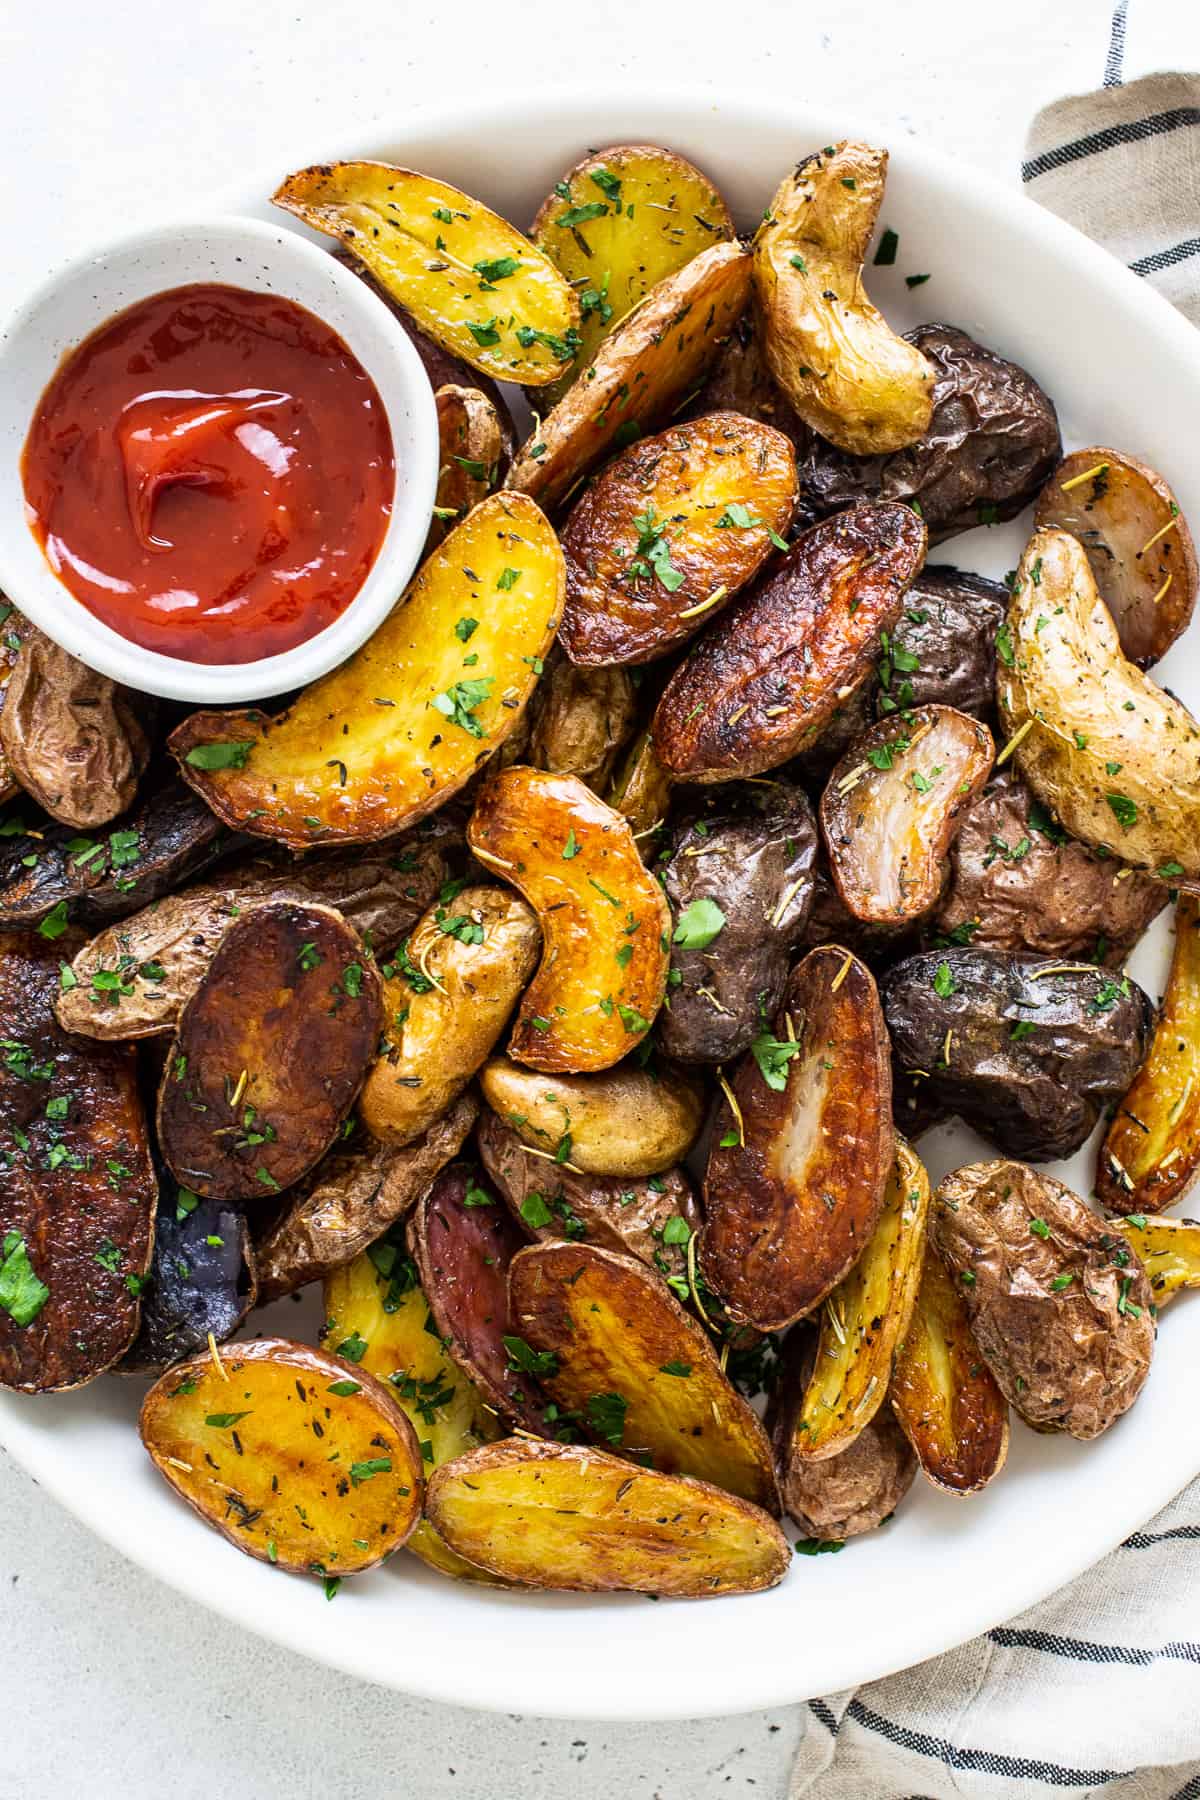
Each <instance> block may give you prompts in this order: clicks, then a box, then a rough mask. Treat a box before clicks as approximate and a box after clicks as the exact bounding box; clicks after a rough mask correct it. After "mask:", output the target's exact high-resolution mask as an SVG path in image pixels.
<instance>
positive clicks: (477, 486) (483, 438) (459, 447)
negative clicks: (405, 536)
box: [430, 387, 504, 544]
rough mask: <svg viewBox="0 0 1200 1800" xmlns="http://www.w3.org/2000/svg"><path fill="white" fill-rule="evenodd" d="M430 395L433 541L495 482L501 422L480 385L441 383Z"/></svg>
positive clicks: (500, 459)
mask: <svg viewBox="0 0 1200 1800" xmlns="http://www.w3.org/2000/svg"><path fill="white" fill-rule="evenodd" d="M433 398H434V404H435V405H436V407H437V418H438V444H439V447H440V449H439V454H440V458H441V460H440V463H439V466H438V484H437V498H436V501H435V504H434V509H433V514H434V516H433V524H432V526H431V527H430V539H431V543H434V544H436V543H440V542H441V540H442V538H444V537H445V535H446V533H447V531H448V530H449V529H450V527H451V526H452V525H455V524H457V522H458V521H459V520H460V519H465V518H466V516H467V514H468V513H469V512H470V510H471V508H472V507H473V506H478V504H479V502H480V501H481V500H486V498H487V496H488V495H489V494H490V493H491V491H492V489H493V488H494V487H496V486H497V485H498V483H499V479H500V470H501V466H502V463H503V460H504V424H503V421H502V420H501V418H500V414H499V413H498V412H497V410H496V407H495V406H494V404H493V403H492V401H491V400H490V399H489V397H488V396H487V394H485V393H484V392H483V391H482V389H480V388H468V387H440V388H438V390H437V392H436V393H435V394H434V396H433Z"/></svg>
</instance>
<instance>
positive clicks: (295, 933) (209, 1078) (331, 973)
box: [158, 901, 383, 1200]
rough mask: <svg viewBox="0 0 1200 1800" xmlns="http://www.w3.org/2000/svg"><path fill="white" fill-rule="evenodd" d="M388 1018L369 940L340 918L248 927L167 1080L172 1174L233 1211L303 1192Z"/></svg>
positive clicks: (161, 1131) (289, 910)
mask: <svg viewBox="0 0 1200 1800" xmlns="http://www.w3.org/2000/svg"><path fill="white" fill-rule="evenodd" d="M382 1011H383V1007H382V999H381V988H380V980H379V976H378V974H377V973H376V970H375V966H374V964H373V963H372V962H371V961H370V960H369V958H368V957H367V954H366V952H365V950H364V949H363V945H362V939H361V938H360V937H359V936H358V933H357V932H355V931H352V930H351V928H350V926H349V925H347V924H346V922H345V920H344V919H343V918H342V917H341V915H340V914H338V913H336V912H334V911H333V910H332V909H331V908H330V907H327V906H298V905H295V904H293V903H291V902H289V901H277V902H275V903H274V904H272V905H269V906H260V907H258V908H257V909H256V910H255V911H254V912H251V913H248V914H247V915H246V917H245V918H243V919H239V920H237V921H236V922H235V923H234V924H233V925H231V926H230V928H229V930H228V931H227V932H226V933H225V936H224V937H223V938H222V940H221V946H220V948H219V950H218V951H217V953H216V955H215V956H214V957H213V959H212V962H211V963H210V964H209V968H208V973H207V974H206V975H205V977H204V980H203V981H202V982H201V983H200V986H199V987H198V988H197V990H196V992H195V993H194V994H193V995H192V997H191V999H190V1000H189V1001H188V1003H187V1005H186V1006H185V1007H184V1009H183V1012H182V1013H181V1015H180V1019H179V1031H178V1034H177V1035H176V1038H175V1042H174V1044H173V1045H172V1048H171V1053H170V1055H169V1056H168V1058H167V1062H166V1066H165V1068H164V1070H163V1076H162V1082H161V1085H160V1087H159V1094H158V1136H159V1143H160V1145H161V1147H162V1153H163V1156H164V1157H165V1159H166V1161H167V1163H168V1164H169V1165H170V1168H171V1170H172V1172H173V1174H174V1175H175V1176H176V1177H177V1179H178V1180H179V1181H181V1182H183V1184H184V1186H185V1187H190V1188H193V1189H194V1190H195V1192H196V1193H198V1194H210V1195H214V1196H216V1197H218V1198H223V1199H227V1200H265V1199H267V1198H268V1197H269V1196H270V1195H272V1194H277V1193H278V1192H279V1191H280V1189H281V1188H286V1187H290V1186H291V1185H292V1183H293V1182H296V1181H299V1179H300V1177H301V1176H302V1175H304V1174H306V1173H307V1171H308V1170H309V1169H311V1168H312V1166H313V1164H314V1163H316V1162H318V1161H319V1160H320V1158H321V1157H322V1156H323V1155H324V1153H325V1151H326V1150H327V1149H328V1148H329V1146H330V1144H332V1143H333V1141H334V1139H335V1138H336V1136H337V1134H338V1131H339V1129H340V1127H341V1124H342V1120H343V1119H344V1118H345V1117H346V1114H347V1113H348V1112H349V1111H350V1108H351V1106H352V1105H353V1104H354V1099H355V1096H356V1095H357V1093H358V1090H359V1088H360V1087H361V1085H362V1080H363V1076H364V1075H365V1074H366V1071H367V1065H368V1063H369V1062H370V1059H371V1055H372V1052H373V1050H374V1048H375V1043H376V1039H377V1038H378V1035H379V1026H380V1022H381V1019H382Z"/></svg>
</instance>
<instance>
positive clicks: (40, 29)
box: [0, 0, 1109, 1800]
mask: <svg viewBox="0 0 1200 1800" xmlns="http://www.w3.org/2000/svg"><path fill="white" fill-rule="evenodd" d="M1108 14H1109V6H1108V4H1107V0H1058V3H1057V4H1056V5H1055V6H1054V7H1053V8H1047V7H1046V6H1045V5H1044V0H1009V3H1008V4H1007V5H1006V6H1005V7H1004V8H1002V9H1000V10H998V11H995V10H992V11H989V10H987V9H983V8H978V7H964V6H963V5H962V4H961V3H960V0H910V4H908V5H906V6H902V7H901V6H896V5H895V4H894V0H837V4H834V0H818V4H816V5H815V6H811V7H807V8H802V7H798V6H797V5H796V4H795V0H782V3H779V0H739V4H738V5H737V6H736V7H735V8H732V9H729V10H728V11H727V10H725V9H719V8H717V7H715V6H713V5H711V4H710V0H694V3H693V4H692V5H691V6H690V7H688V8H686V9H685V8H683V7H681V6H680V5H679V4H678V3H677V0H606V4H605V5H604V6H603V7H602V8H597V7H589V8H584V9H581V10H580V11H579V12H578V13H576V14H574V15H572V14H571V13H569V12H568V10H567V9H566V8H563V7H561V6H560V7H551V6H549V5H547V4H546V3H545V0H522V3H521V5H520V6H518V7H514V8H502V7H495V6H490V5H489V6H485V5H482V4H480V0H456V4H454V5H453V6H447V5H445V4H442V5H441V6H438V7H436V8H435V7H433V6H430V5H427V4H410V3H409V0H335V3H334V4H327V5H322V6H306V5H304V4H303V3H302V0H293V4H291V5H288V4H285V3H284V0H255V4H253V5H246V4H245V0H201V4H200V5H199V6H196V7H191V8H188V9H186V10H180V11H178V12H176V11H174V10H172V9H171V8H169V7H165V6H163V5H162V4H161V3H159V4H152V3H151V0H110V3H109V4H107V5H105V6H97V5H95V4H94V3H93V0H51V3H49V4H47V3H46V0H43V3H42V4H41V5H33V4H30V3H29V0H24V3H23V4H21V5H19V6H18V4H17V0H0V119H2V120H3V124H2V126H0V131H2V135H3V141H4V145H5V151H6V155H5V181H4V183H3V185H2V186H0V223H2V225H3V227H4V242H5V257H4V261H3V265H2V266H0V311H3V310H7V307H8V305H9V304H10V303H12V302H14V301H16V300H17V299H18V298H19V297H20V294H21V291H22V290H23V289H24V288H27V287H28V286H29V285H31V284H32V283H33V282H35V281H36V280H38V279H39V278H40V276H41V275H42V273H43V272H44V271H45V269H46V268H47V266H48V265H49V264H51V263H53V262H56V261H58V260H60V259H61V257H63V256H65V255H68V254H73V253H74V252H75V251H76V250H77V249H78V248H81V247H82V246H83V245H84V244H85V243H86V242H88V241H90V240H93V239H95V238H97V237H100V236H105V235H110V234H111V233H113V232H115V231H117V230H126V229H132V228H133V227H135V226H137V225H139V224H141V223H148V222H150V221H153V220H155V219H158V218H161V217H162V216H164V215H166V214H169V213H170V211H171V210H172V207H173V206H175V205H177V204H178V203H179V201H180V199H183V200H184V201H186V203H187V204H188V205H189V206H194V205H196V204H198V203H202V202H203V200H204V198H205V196H206V194H208V193H210V192H214V191H228V189H229V188H230V187H231V185H232V183H233V181H234V180H235V179H236V175H237V171H238V169H239V168H240V167H243V166H249V167H256V166H260V165H261V166H270V165H271V164H272V163H273V162H277V163H278V166H279V171H280V173H281V174H282V173H284V172H285V171H286V168H287V167H288V165H289V164H291V163H293V162H295V161H297V160H304V161H308V160H313V159H315V158H317V157H319V156H320V155H321V153H322V149H323V145H324V144H325V143H326V142H332V141H335V140H337V141H340V140H343V139H344V138H345V137H346V135H347V134H348V133H349V132H352V131H353V130H354V128H355V126H356V125H357V124H358V123H359V122H363V123H364V124H366V123H367V122H370V121H374V120H378V119H381V118H382V119H386V118H388V117H393V118H401V117H407V116H408V115H409V114H410V113H411V112H413V111H415V110H418V109H419V108H420V105H421V103H422V100H423V99H428V98H431V97H435V96H436V94H437V88H436V85H435V84H436V83H437V81H438V76H439V73H444V72H445V71H447V70H452V71H453V80H454V82H455V83H456V84H457V86H458V87H459V88H461V89H463V90H469V91H471V92H478V91H480V90H486V91H488V92H490V93H491V94H493V95H496V94H503V93H506V92H511V93H513V94H514V95H526V94H536V93H537V92H538V91H539V89H544V90H546V91H553V88H554V86H555V84H556V83H557V82H560V81H563V82H566V81H569V82H571V83H573V84H574V83H578V82H581V81H584V80H587V81H589V82H596V83H598V82H599V81H600V80H601V79H609V78H610V79H611V81H612V83H613V85H614V86H615V87H616V88H617V89H618V91H621V92H628V91H629V90H631V89H633V88H635V87H637V86H638V85H645V87H646V88H647V89H648V90H649V91H650V92H653V90H654V87H655V85H656V84H657V83H659V82H663V83H667V82H670V83H672V84H675V83H682V82H691V83H694V84H695V85H696V86H698V87H703V88H710V89H714V88H716V87H717V86H719V85H724V84H730V85H731V86H734V87H737V88H741V89H745V88H753V87H754V86H755V85H759V86H762V87H763V88H764V89H769V90H770V91H771V93H772V94H773V95H774V96H781V95H782V96H787V95H796V96H797V97H799V96H804V97H806V98H808V99H810V100H814V99H819V100H820V101H821V102H822V103H823V104H836V103H837V102H838V101H844V103H845V104H846V106H847V107H848V108H853V109H854V110H855V111H856V112H858V113H860V114H866V115H867V116H869V117H870V116H873V117H875V118H876V119H878V120H879V121H880V123H881V124H882V125H883V126H884V127H885V128H887V129H888V130H890V132H891V133H892V134H894V135H895V134H899V133H902V132H914V133H918V134H919V135H920V136H922V137H923V138H925V139H926V140H927V141H929V142H931V143H936V144H940V145H942V146H944V147H945V150H946V153H947V154H948V155H949V156H952V157H954V158H956V159H958V160H960V161H965V162H974V163H976V164H978V165H980V166H982V167H987V168H990V169H991V170H992V171H993V172H995V173H997V174H1001V175H1011V177H1012V179H1013V180H1014V181H1015V179H1016V165H1017V162H1018V160H1019V155H1020V149H1021V144H1022V141H1023V136H1024V130H1025V125H1026V122H1027V119H1028V117H1029V115H1030V114H1031V113H1032V112H1033V111H1034V110H1035V108H1036V107H1037V106H1038V105H1040V104H1041V103H1042V102H1043V101H1045V100H1046V99H1049V98H1051V97H1052V96H1053V95H1055V94H1057V93H1062V92H1065V91H1070V90H1072V89H1078V88H1081V87H1086V86H1089V85H1092V84H1093V83H1094V82H1096V81H1097V80H1098V79H1099V75H1100V72H1101V69H1102V67H1103V56H1104V46H1105V43H1106V40H1107V22H1108ZM18 15H19V16H18ZM572 16H574V18H576V19H578V21H579V23H578V25H573V24H572V23H570V20H571V19H572ZM442 97H443V98H444V97H445V82H444V81H443V86H442ZM797 148H798V149H802V148H804V146H801V145H798V146H797ZM495 153H496V154H497V155H498V156H502V155H503V146H502V145H497V146H496V148H495ZM1028 274H1029V272H1026V275H1025V276H1024V277H1021V278H1022V279H1024V278H1027V277H1028ZM1014 278H1018V277H1017V272H1014ZM47 1404H52V1402H48V1403H47ZM80 1479H81V1480H84V1481H86V1479H87V1472H86V1470H81V1471H80ZM0 1609H2V1610H0V1694H3V1697H4V1707H3V1710H4V1715H5V1719H6V1730H5V1738H6V1749H5V1754H4V1756H3V1758H0V1800H18V1797H19V1800H27V1797H28V1796H41V1795H43V1794H51V1793H53V1794H56V1795H59V1796H63V1797H64V1800H74V1797H75V1796H76V1795H84V1794H86V1795H88V1796H89V1800H109V1797H110V1796H113V1797H115V1796H117V1795H121V1796H124V1797H128V1800H142V1797H143V1796H150V1795H152V1794H153V1795H158V1794H159V1793H161V1792H163V1791H167V1792H169V1793H170V1794H171V1795H172V1800H200V1797H201V1796H203V1797H205V1800H207V1796H209V1795H210V1794H213V1793H219V1792H221V1791H222V1790H223V1789H228V1788H229V1787H230V1786H232V1785H233V1784H234V1783H236V1784H237V1786H238V1787H239V1788H240V1790H241V1791H242V1792H243V1793H246V1794H248V1795H250V1796H252V1800H274V1797H275V1796H280V1797H281V1800H282V1797H284V1796H287V1800H299V1797H303V1796H307V1795H309V1794H317V1793H320V1794H322V1795H324V1796H328V1797H329V1800H342V1796H349V1795H353V1796H354V1797H355V1800H376V1797H377V1796H378V1797H380V1800H382V1797H383V1796H385V1795H386V1796H388V1797H389V1800H407V1797H408V1796H412V1797H413V1800H417V1797H418V1796H419V1797H420V1800H441V1797H442V1796H450V1795H454V1796H472V1797H478V1800H543V1797H544V1800H559V1797H560V1796H563V1795H566V1794H568V1793H569V1794H570V1795H571V1796H572V1800H609V1797H610V1796H611V1797H612V1800H617V1797H618V1796H620V1797H621V1800H624V1797H626V1796H629V1797H630V1800H637V1797H639V1796H642V1795H645V1796H647V1797H651V1796H661V1797H662V1800H716V1797H718V1796H722V1795H726V1794H728V1795H740V1794H750V1793H754V1794H756V1795H763V1796H767V1797H768V1800H780V1797H781V1796H782V1795H783V1793H784V1792H785V1787H786V1772H787V1767H788V1763H789V1760H790V1750H791V1746H792V1745H793V1744H794V1742H795V1741H796V1738H797V1736H798V1734H799V1732H800V1730H801V1729H802V1724H801V1711H802V1709H799V1708H795V1709H789V1710H785V1711H783V1712H781V1713H779V1714H778V1715H770V1716H768V1715H751V1716H747V1717H742V1718H736V1719H730V1720H727V1721H720V1720H710V1721H707V1722H703V1723H697V1724H688V1725H649V1726H620V1727H616V1726H595V1725H588V1726H584V1727H580V1728H573V1727H571V1726H569V1725H565V1724H558V1723H556V1724H547V1723H544V1722H541V1721H538V1720H537V1719H536V1718H535V1717H529V1718H526V1719H523V1720H518V1719H512V1720H509V1719H504V1718H496V1717H489V1716H484V1715H473V1714H471V1713H468V1712H466V1711H460V1710H458V1709H454V1708H450V1707H442V1706H437V1705H433V1704H430V1703H426V1702H415V1701H407V1700H405V1699H403V1698H400V1697H398V1696H397V1695H395V1694H392V1693H388V1692H386V1691H384V1690H381V1689H375V1688H371V1687H365V1686H364V1685H363V1684H361V1683H359V1682H354V1681H351V1680H349V1679H347V1678H345V1677H341V1676H337V1675H332V1674H330V1673H329V1672H327V1671H324V1670H318V1669H316V1668H313V1667H312V1666H310V1665H308V1664H307V1663H305V1662H304V1661H302V1660H301V1659H299V1658H297V1657H295V1656H292V1655H289V1654H288V1653H286V1652H284V1651H280V1650H277V1649H275V1648H273V1647H271V1646H269V1645H267V1644H264V1643H261V1642H259V1641H258V1640H257V1639H255V1638H252V1637H250V1636H248V1635H245V1634H243V1633H241V1632H240V1631H238V1630H237V1629H236V1628H234V1627H232V1626H230V1625H228V1624H226V1623H224V1622H223V1621H221V1620H218V1619H216V1618H214V1617H212V1616H210V1615H208V1614H207V1613H205V1612H203V1611H202V1610H200V1609H198V1608H196V1607H194V1606H192V1605H191V1604H190V1603H188V1602H186V1601H184V1600H182V1599H180V1598H179V1597H178V1596H177V1595H175V1594H174V1593H172V1592H170V1591H169V1590H168V1589H166V1588H164V1587H162V1586H161V1585H159V1584H158V1583H157V1582H155V1581H153V1580H152V1579H150V1578H149V1577H147V1576H145V1575H142V1574H141V1573H140V1572H138V1571H136V1570H134V1569H132V1568H130V1567H129V1566H128V1565H127V1564H125V1563H124V1562H123V1561H122V1560H121V1559H120V1558H119V1557H117V1556H116V1555H114V1553H113V1552H111V1551H110V1550H108V1549H107V1548H106V1547H105V1546H103V1545H101V1544H99V1543H97V1542H96V1541H95V1540H93V1539H92V1538H91V1537H90V1536H89V1535H88V1534H87V1533H86V1532H85V1531H84V1530H83V1529H82V1528H81V1527H80V1526H79V1525H77V1524H76V1523H75V1522H74V1521H73V1520H72V1519H70V1518H68V1517H67V1516H66V1515H65V1514H64V1513H63V1512H62V1511H61V1510H60V1509H59V1508H58V1507H57V1506H56V1505H55V1504H54V1503H53V1502H52V1501H49V1500H47V1499H46V1498H45V1497H43V1496H42V1495H40V1494H39V1493H38V1491H37V1489H36V1488H35V1487H34V1485H33V1484H32V1483H31V1482H30V1481H29V1479H28V1477H26V1476H25V1475H24V1474H23V1473H21V1472H20V1471H19V1470H17V1469H15V1468H14V1467H13V1466H12V1465H11V1464H10V1463H9V1462H8V1461H7V1459H5V1458H4V1457H3V1456H0ZM649 1611H650V1609H649V1608H648V1609H647V1612H648V1614H649ZM403 1628H404V1627H403V1620H402V1618H399V1617H398V1618H397V1630H403ZM429 1653H430V1655H431V1656H433V1655H440V1656H448V1657H452V1656H453V1645H452V1644H446V1643H443V1644H436V1643H431V1644H430V1646H429ZM547 1654H548V1655H552V1654H553V1650H552V1647H548V1651H547ZM537 1690H538V1670H537V1669H536V1668H530V1670H529V1711H530V1713H531V1714H533V1713H535V1712H536V1707H537ZM804 1710H806V1709H804Z"/></svg>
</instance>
